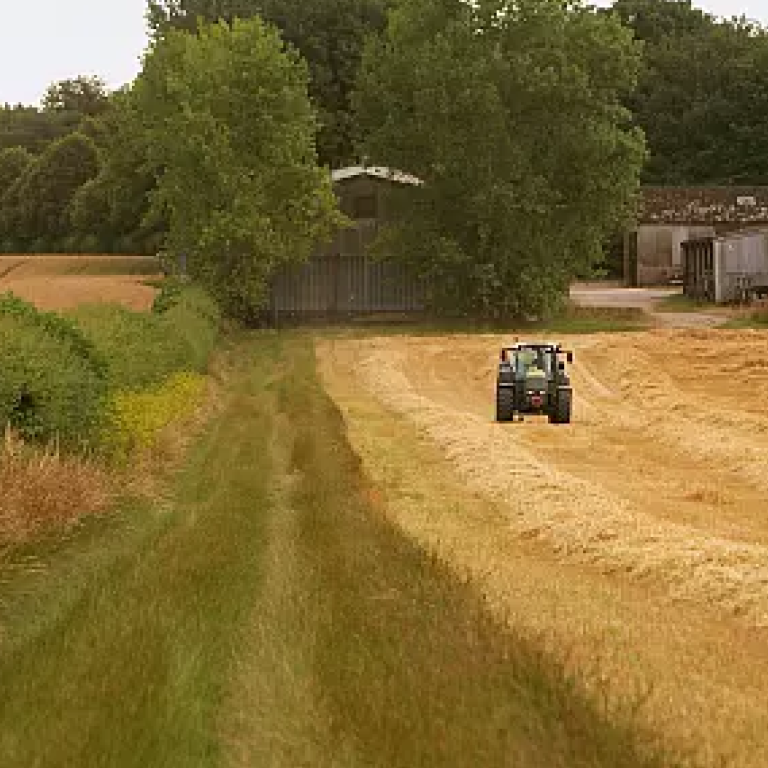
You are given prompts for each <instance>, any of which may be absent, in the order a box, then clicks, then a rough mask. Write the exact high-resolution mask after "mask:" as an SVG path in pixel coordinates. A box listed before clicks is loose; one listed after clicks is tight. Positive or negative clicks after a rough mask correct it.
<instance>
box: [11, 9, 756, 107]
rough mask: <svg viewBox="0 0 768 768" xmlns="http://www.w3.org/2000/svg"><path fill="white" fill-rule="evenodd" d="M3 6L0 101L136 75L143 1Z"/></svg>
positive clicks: (732, 12) (31, 99)
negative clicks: (60, 85)
mask: <svg viewBox="0 0 768 768" xmlns="http://www.w3.org/2000/svg"><path fill="white" fill-rule="evenodd" d="M308 1H310V0H308ZM3 4H4V5H5V6H6V7H5V8H3V11H2V15H0V103H5V102H8V103H11V104H16V103H22V104H38V103H39V101H40V99H41V98H42V95H43V93H44V92H45V89H46V88H47V87H48V86H49V85H50V84H51V83H53V82H55V81H57V80H64V79H66V78H68V77H76V76H77V75H98V76H99V77H101V78H102V79H103V80H104V81H105V82H106V83H107V85H108V86H109V87H110V88H117V87H119V86H121V85H123V84H125V83H127V82H129V81H131V80H133V78H134V77H135V76H136V74H137V73H138V71H139V67H140V58H141V54H142V51H143V50H144V48H145V46H146V44H147V35H146V26H145V22H144V9H145V5H146V3H145V0H66V2H63V0H26V2H13V3H12V2H9V0H4V3H3ZM597 4H600V5H605V4H608V3H607V2H599V3H597ZM694 5H697V6H698V7H700V8H703V9H704V10H706V11H709V12H710V13H714V14H716V15H719V16H741V15H742V14H743V15H745V16H747V17H749V18H751V19H756V20H758V21H761V22H762V23H764V24H766V25H768V0H697V1H696V2H694ZM107 9H109V10H107Z"/></svg>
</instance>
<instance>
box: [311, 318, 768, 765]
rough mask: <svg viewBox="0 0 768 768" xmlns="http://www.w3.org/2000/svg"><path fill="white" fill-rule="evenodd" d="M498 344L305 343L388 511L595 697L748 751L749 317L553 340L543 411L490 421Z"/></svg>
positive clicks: (752, 499)
mask: <svg viewBox="0 0 768 768" xmlns="http://www.w3.org/2000/svg"><path fill="white" fill-rule="evenodd" d="M503 341H508V339H506V338H503V337H500V336H498V337H497V336H458V335H457V336H445V337H432V338H424V337H419V338H416V337H410V338H408V337H403V338H397V337H386V338H379V339H366V340H354V339H347V340H344V339H335V340H324V341H322V342H320V344H319V348H318V349H319V356H320V360H321V367H322V370H323V372H324V379H325V382H326V386H327V387H328V389H329V391H330V392H331V393H332V395H333V397H334V398H335V399H336V401H337V403H338V404H339V405H340V407H341V409H342V411H343V412H344V414H345V418H346V421H347V426H348V432H349V436H350V440H351V442H352V444H353V445H354V446H355V449H356V450H357V451H358V452H359V453H360V454H361V456H363V458H364V462H365V465H366V467H367V469H368V471H369V472H370V473H371V475H372V476H373V477H374V478H375V480H376V482H377V485H378V486H379V487H380V488H381V489H382V492H383V494H384V497H385V498H386V500H387V509H388V511H389V514H390V515H391V516H392V517H393V518H394V519H395V520H396V521H397V522H398V524H399V525H400V526H401V527H402V528H403V529H404V530H406V531H407V532H408V533H409V534H410V535H412V536H413V537H415V538H416V539H417V540H419V541H421V542H422V543H423V544H425V545H426V546H427V547H428V548H430V549H433V550H436V551H438V552H439V553H440V554H442V555H444V556H446V557H447V558H448V559H449V560H450V561H451V562H453V563H454V567H455V568H456V569H457V570H458V571H459V572H461V573H465V574H469V575H470V576H471V578H472V579H473V581H475V582H477V583H479V584H480V585H482V588H483V590H484V592H485V593H486V594H487V597H488V599H489V600H490V602H491V603H492V604H493V605H494V606H495V608H496V610H497V611H498V612H499V615H500V616H502V617H506V618H509V619H511V620H512V621H513V622H514V625H515V626H517V627H526V628H527V629H528V630H529V631H531V632H532V633H535V634H537V635H539V634H541V636H543V637H544V638H546V640H547V642H548V643H549V644H551V646H552V647H553V648H555V649H558V652H559V653H560V654H562V656H563V658H564V659H565V660H566V661H567V662H568V663H569V664H573V665H574V666H575V667H576V668H577V669H579V670H581V674H582V675H583V676H584V678H585V679H588V680H589V679H591V680H592V683H591V684H592V685H595V684H596V683H595V680H599V681H600V682H599V683H598V684H597V685H598V687H599V688H601V690H600V691H599V692H600V694H601V695H606V696H608V697H610V696H613V695H618V696H632V695H633V694H637V693H638V692H643V693H642V697H643V699H644V702H645V703H644V705H643V707H642V717H643V718H644V719H645V720H646V721H647V723H648V724H649V725H650V726H652V727H653V728H654V729H656V730H659V731H662V732H664V733H666V734H668V735H669V737H670V738H671V739H672V740H673V741H674V742H675V743H678V744H680V745H681V746H684V747H685V748H688V749H696V750H697V751H699V752H700V753H701V755H702V758H703V759H705V760H706V761H707V762H710V763H713V762H714V761H716V759H718V758H719V757H720V756H722V755H727V756H731V757H732V758H733V759H734V762H733V764H734V765H740V766H741V765H743V766H747V765H749V766H755V768H757V766H765V765H766V764H768V739H766V736H765V734H766V733H768V710H766V708H765V706H764V702H765V701H766V698H768V674H766V672H765V669H766V662H768V644H766V640H768V519H766V516H765V511H766V503H765V499H766V492H767V491H768V474H766V472H765V467H766V462H767V461H768V414H767V413H766V410H765V403H766V401H767V400H768V334H764V333H762V332H756V331H720V330H717V331H713V330H688V331H674V330H654V331H648V332H644V333H628V334H612V335H610V336H605V335H591V336H581V337H570V338H569V345H570V346H571V347H572V348H573V350H574V352H575V355H576V364H575V366H574V368H573V381H574V387H575V393H576V400H575V418H574V423H573V424H571V425H569V426H558V427H555V426H550V425H548V424H547V423H546V420H545V419H544V420H538V419H530V420H528V421H527V422H526V423H524V424H508V425H498V424H496V423H494V422H493V421H492V415H493V410H492V409H493V387H494V374H495V366H496V359H497V354H498V348H499V346H500V345H501V344H502V343H503ZM596 667H599V670H600V673H599V675H598V676H597V678H595V677H594V676H593V674H594V671H595V668H596Z"/></svg>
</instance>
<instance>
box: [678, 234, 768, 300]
mask: <svg viewBox="0 0 768 768" xmlns="http://www.w3.org/2000/svg"><path fill="white" fill-rule="evenodd" d="M682 252H683V290H684V292H685V294H686V296H690V297H691V298H695V299H702V300H705V301H714V302H718V303H723V302H730V301H748V300H750V299H751V298H753V297H754V295H755V294H759V295H765V294H768V228H764V229H757V230H739V231H736V232H730V233H728V234H727V235H722V236H721V237H706V238H700V239H697V240H690V241H688V242H685V243H683V245H682Z"/></svg>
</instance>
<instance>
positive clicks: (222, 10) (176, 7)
mask: <svg viewBox="0 0 768 768" xmlns="http://www.w3.org/2000/svg"><path fill="white" fill-rule="evenodd" d="M391 4H392V0H313V2H306V0H149V9H148V19H149V22H150V26H151V28H152V29H153V30H154V34H155V35H156V36H161V35H162V34H163V32H164V30H166V29H168V28H180V29H186V30H187V31H190V32H194V31H195V29H196V25H197V19H203V20H205V21H209V22H215V21H220V20H221V21H225V22H227V23H230V22H232V20H233V19H236V18H241V19H244V18H250V17H253V16H255V15H259V16H261V17H262V18H263V19H265V20H266V21H267V22H269V23H272V24H274V25H275V26H277V27H278V29H280V31H281V33H282V36H283V39H284V40H285V41H286V42H287V43H289V44H290V45H292V46H293V47H295V48H296V49H297V50H298V51H299V52H300V53H301V55H302V56H303V57H304V59H305V60H306V61H307V63H308V65H309V73H310V82H309V93H310V96H311V97H312V99H313V101H314V102H315V105H316V107H317V111H318V117H319V122H320V125H319V132H318V139H317V145H318V154H319V157H320V161H321V162H322V163H324V164H327V165H330V166H333V167H339V166H342V165H346V164H349V163H350V162H352V161H353V160H354V146H353V139H354V133H355V125H354V114H353V111H352V107H351V104H350V99H351V93H352V90H353V88H354V84H355V80H356V78H357V73H358V70H359V66H360V59H361V56H362V50H363V45H364V43H365V39H366V36H367V35H370V34H376V33H379V32H381V31H382V30H383V29H384V26H385V24H386V11H387V8H388V7H389V6H390V5H391Z"/></svg>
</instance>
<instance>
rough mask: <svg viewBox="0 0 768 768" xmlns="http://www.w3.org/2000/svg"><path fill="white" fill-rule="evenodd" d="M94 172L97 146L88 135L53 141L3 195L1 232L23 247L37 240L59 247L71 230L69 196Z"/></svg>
mask: <svg viewBox="0 0 768 768" xmlns="http://www.w3.org/2000/svg"><path fill="white" fill-rule="evenodd" d="M97 172H98V156H97V152H96V147H95V145H94V143H93V141H91V139H89V138H88V137H87V136H85V135H83V134H81V133H73V134H70V135H69V136H65V137H64V138H63V139H59V140H58V141H57V142H54V143H53V144H51V145H50V146H49V147H48V148H47V149H46V150H45V152H43V154H42V155H41V156H40V157H39V158H38V159H36V160H35V161H34V162H33V163H31V164H30V165H29V166H28V167H27V169H26V170H25V171H24V172H23V173H22V174H21V175H20V176H19V177H18V178H17V179H16V181H15V182H14V183H13V184H12V186H11V187H10V188H9V189H8V190H7V192H6V194H5V195H4V196H3V200H2V210H1V211H0V233H2V234H3V235H4V237H5V238H9V239H11V240H13V241H14V242H15V243H20V244H23V245H24V246H26V247H30V246H32V245H33V244H34V243H35V242H36V241H37V242H44V243H45V245H46V246H47V248H51V249H56V248H58V247H59V244H60V241H61V240H62V239H63V238H64V237H66V236H67V235H68V234H69V233H70V231H71V225H70V220H69V206H70V204H71V202H72V198H73V197H74V195H75V193H76V192H77V190H78V189H79V188H80V187H81V186H82V185H83V184H85V183H86V182H87V181H88V180H89V179H91V178H93V177H95V176H96V173H97Z"/></svg>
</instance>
